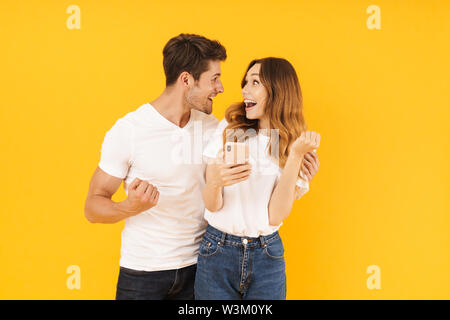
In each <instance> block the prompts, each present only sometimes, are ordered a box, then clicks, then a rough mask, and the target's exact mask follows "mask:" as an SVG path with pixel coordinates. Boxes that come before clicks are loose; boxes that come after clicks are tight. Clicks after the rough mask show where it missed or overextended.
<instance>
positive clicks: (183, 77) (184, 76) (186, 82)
mask: <svg viewBox="0 0 450 320" xmlns="http://www.w3.org/2000/svg"><path fill="white" fill-rule="evenodd" d="M178 81H180V83H181V85H182V86H183V87H190V85H191V83H192V81H193V79H192V76H191V74H190V73H189V72H187V71H184V72H182V73H180V75H179V77H178Z"/></svg>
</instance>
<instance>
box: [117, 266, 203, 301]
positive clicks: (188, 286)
mask: <svg viewBox="0 0 450 320" xmlns="http://www.w3.org/2000/svg"><path fill="white" fill-rule="evenodd" d="M196 268H197V266H196V265H195V264H194V265H192V266H188V267H185V268H181V269H174V270H163V271H138V270H132V269H127V268H124V267H120V272H119V280H118V281H117V291H116V300H165V299H167V300H193V299H194V281H195V270H196Z"/></svg>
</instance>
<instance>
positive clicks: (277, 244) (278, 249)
mask: <svg viewBox="0 0 450 320" xmlns="http://www.w3.org/2000/svg"><path fill="white" fill-rule="evenodd" d="M264 253H265V254H266V255H267V256H268V257H269V258H271V259H275V260H279V259H283V257H284V247H283V242H282V241H281V238H280V237H277V238H276V239H274V240H272V241H270V242H268V243H267V244H266V247H265V248H264Z"/></svg>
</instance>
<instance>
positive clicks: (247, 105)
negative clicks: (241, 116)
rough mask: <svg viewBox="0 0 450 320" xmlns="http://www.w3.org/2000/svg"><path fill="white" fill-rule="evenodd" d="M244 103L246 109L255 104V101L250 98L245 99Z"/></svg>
mask: <svg viewBox="0 0 450 320" xmlns="http://www.w3.org/2000/svg"><path fill="white" fill-rule="evenodd" d="M244 104H245V111H248V110H250V109H252V108H254V107H255V106H256V101H255V100H250V99H245V100H244Z"/></svg>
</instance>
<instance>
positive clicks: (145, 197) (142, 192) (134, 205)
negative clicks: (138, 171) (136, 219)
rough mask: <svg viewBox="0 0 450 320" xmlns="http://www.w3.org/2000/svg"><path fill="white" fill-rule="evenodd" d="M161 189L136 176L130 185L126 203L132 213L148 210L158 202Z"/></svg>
mask: <svg viewBox="0 0 450 320" xmlns="http://www.w3.org/2000/svg"><path fill="white" fill-rule="evenodd" d="M158 199H159V191H158V189H157V188H156V187H155V186H153V185H152V184H150V183H148V182H147V181H144V180H140V179H139V178H135V179H134V180H133V182H131V184H130V186H129V187H128V198H127V199H126V200H125V201H124V205H125V206H126V208H127V211H129V212H130V213H131V214H132V215H136V214H139V213H141V212H143V211H145V210H148V209H150V208H152V207H154V206H156V204H157V203H158Z"/></svg>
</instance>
